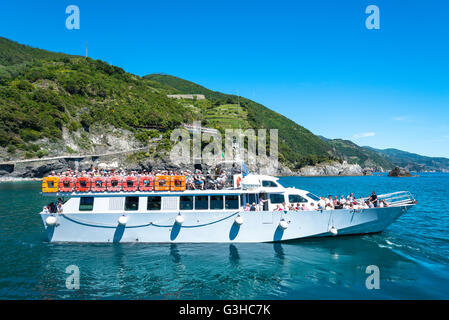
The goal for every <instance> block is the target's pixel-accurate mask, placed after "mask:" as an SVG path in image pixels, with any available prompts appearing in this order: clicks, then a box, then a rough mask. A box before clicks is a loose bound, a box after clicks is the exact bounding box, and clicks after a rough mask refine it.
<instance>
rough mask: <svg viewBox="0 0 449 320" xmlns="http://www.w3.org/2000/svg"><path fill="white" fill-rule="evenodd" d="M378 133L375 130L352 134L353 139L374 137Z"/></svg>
mask: <svg viewBox="0 0 449 320" xmlns="http://www.w3.org/2000/svg"><path fill="white" fill-rule="evenodd" d="M375 135H376V133H375V132H361V133H356V134H354V135H353V136H352V138H353V139H360V138H366V137H374V136H375Z"/></svg>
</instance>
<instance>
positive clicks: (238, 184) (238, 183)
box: [237, 176, 242, 188]
mask: <svg viewBox="0 0 449 320" xmlns="http://www.w3.org/2000/svg"><path fill="white" fill-rule="evenodd" d="M241 183H242V177H241V176H237V188H240V184H241Z"/></svg>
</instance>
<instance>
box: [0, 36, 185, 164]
mask: <svg viewBox="0 0 449 320" xmlns="http://www.w3.org/2000/svg"><path fill="white" fill-rule="evenodd" d="M0 57H1V58H0V61H1V63H2V65H0V71H1V72H0V147H3V148H6V149H7V150H8V153H9V154H16V155H17V156H18V157H23V156H26V157H29V158H32V157H36V156H42V155H46V154H45V153H46V152H47V151H46V150H42V149H41V146H40V144H39V143H37V141H39V140H41V139H47V140H50V141H53V142H56V141H58V140H60V139H61V138H62V132H63V129H64V128H65V129H68V130H69V131H70V132H79V133H80V134H81V136H83V132H89V130H90V127H91V126H92V125H93V124H95V125H96V126H102V127H104V128H106V129H107V128H123V129H126V130H129V131H131V132H134V133H135V135H136V137H137V138H139V137H140V138H141V139H142V140H143V139H146V137H147V136H148V131H149V130H151V129H155V130H158V131H161V132H164V131H167V130H169V129H171V128H173V127H175V126H179V125H180V124H181V123H183V122H185V121H192V120H193V116H192V113H191V112H190V111H189V110H188V109H186V108H185V107H184V106H183V105H181V104H179V103H177V102H176V101H173V100H172V99H169V98H167V97H166V93H167V92H170V91H171V90H172V89H171V88H167V87H165V86H163V85H161V84H160V83H158V82H154V81H151V80H145V79H142V78H140V77H138V76H135V75H132V74H129V73H127V72H125V71H124V70H122V69H121V68H118V67H114V66H111V65H109V64H107V63H105V62H102V61H100V60H97V61H95V60H92V59H90V58H83V57H77V56H69V55H64V54H53V53H50V52H47V51H42V50H39V49H34V48H30V47H26V46H22V45H18V44H16V43H14V42H11V41H9V40H6V39H3V38H2V39H1V41H0ZM15 63H16V64H15Z"/></svg>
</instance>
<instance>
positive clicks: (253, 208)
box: [249, 202, 257, 211]
mask: <svg viewBox="0 0 449 320" xmlns="http://www.w3.org/2000/svg"><path fill="white" fill-rule="evenodd" d="M256 210H257V208H256V203H255V202H253V204H252V205H251V208H250V209H249V211H256Z"/></svg>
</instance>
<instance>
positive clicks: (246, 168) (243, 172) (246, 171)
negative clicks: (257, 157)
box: [242, 162, 249, 177]
mask: <svg viewBox="0 0 449 320" xmlns="http://www.w3.org/2000/svg"><path fill="white" fill-rule="evenodd" d="M242 174H243V177H246V176H247V175H249V170H248V167H247V166H246V164H245V162H242Z"/></svg>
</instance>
